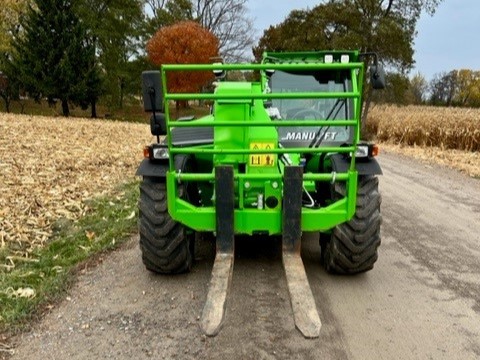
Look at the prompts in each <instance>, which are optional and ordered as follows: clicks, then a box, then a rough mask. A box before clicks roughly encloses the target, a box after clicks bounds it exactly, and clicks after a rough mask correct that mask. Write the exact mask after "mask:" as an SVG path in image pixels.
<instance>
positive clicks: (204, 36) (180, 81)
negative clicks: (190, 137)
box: [147, 21, 218, 107]
mask: <svg viewBox="0 0 480 360" xmlns="http://www.w3.org/2000/svg"><path fill="white" fill-rule="evenodd" d="M147 52H148V56H149V59H150V60H151V61H152V62H153V63H154V64H156V65H162V64H208V63H211V62H212V61H211V60H212V58H213V57H216V56H218V39H217V38H216V37H215V35H213V34H212V33H211V32H210V31H208V30H207V29H205V28H203V27H201V26H200V25H199V24H198V23H196V22H193V21H184V22H180V23H177V24H174V25H171V26H166V27H163V28H161V29H160V30H159V31H158V32H157V33H156V34H155V35H154V36H153V37H152V38H151V39H150V41H149V42H148V44H147ZM211 79H212V73H211V72H204V71H193V72H170V73H169V74H168V79H167V80H168V89H169V91H172V92H196V91H198V90H199V89H200V88H201V87H202V86H204V85H205V84H206V83H208V81H209V80H211ZM178 106H179V103H178V102H177V107H178Z"/></svg>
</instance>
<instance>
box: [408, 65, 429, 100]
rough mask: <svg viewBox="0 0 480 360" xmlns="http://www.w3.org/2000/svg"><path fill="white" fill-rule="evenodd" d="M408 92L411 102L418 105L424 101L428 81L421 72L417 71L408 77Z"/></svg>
mask: <svg viewBox="0 0 480 360" xmlns="http://www.w3.org/2000/svg"><path fill="white" fill-rule="evenodd" d="M408 92H409V96H410V102H411V103H412V104H415V105H420V104H423V103H424V102H425V100H426V97H427V92H428V82H427V80H426V79H425V77H424V76H423V75H422V74H420V73H417V74H415V75H414V76H413V77H412V78H411V79H410V83H409V86H408Z"/></svg>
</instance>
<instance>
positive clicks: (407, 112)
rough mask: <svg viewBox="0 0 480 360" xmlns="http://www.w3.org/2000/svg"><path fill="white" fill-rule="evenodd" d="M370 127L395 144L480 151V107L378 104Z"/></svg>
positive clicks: (372, 114)
mask: <svg viewBox="0 0 480 360" xmlns="http://www.w3.org/2000/svg"><path fill="white" fill-rule="evenodd" d="M367 129H368V131H369V132H370V133H372V134H375V135H376V138H377V140H379V141H384V142H389V143H393V144H404V145H415V146H428V147H430V146H435V147H439V148H441V149H457V150H464V151H469V152H476V151H480V109H465V108H441V107H429V106H405V107H397V106H374V107H373V108H372V109H371V110H370V114H369V118H368V122H367Z"/></svg>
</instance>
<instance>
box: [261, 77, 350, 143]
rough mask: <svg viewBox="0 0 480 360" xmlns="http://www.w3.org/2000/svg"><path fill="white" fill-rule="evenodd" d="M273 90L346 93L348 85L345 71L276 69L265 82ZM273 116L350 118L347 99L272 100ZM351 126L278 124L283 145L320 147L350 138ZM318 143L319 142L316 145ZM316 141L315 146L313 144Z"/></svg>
mask: <svg viewBox="0 0 480 360" xmlns="http://www.w3.org/2000/svg"><path fill="white" fill-rule="evenodd" d="M269 86H270V88H271V90H272V92H273V93H288V92H324V93H325V92H348V91H351V88H352V85H351V81H350V79H349V73H348V72H335V73H332V72H310V73H308V72H285V71H276V72H275V73H274V74H273V75H272V77H271V80H270V84H269ZM272 108H273V109H275V110H274V111H275V113H276V114H277V117H278V116H279V117H280V119H285V120H312V121H315V120H350V119H353V118H354V117H353V116H354V115H353V102H352V100H351V99H344V98H330V99H273V100H272ZM351 129H352V128H351V127H345V126H328V127H323V128H322V127H315V126H303V127H300V126H299V127H279V128H278V132H279V135H280V142H281V143H282V145H284V146H310V145H312V146H320V145H328V144H331V143H338V142H341V143H344V142H348V141H349V140H350V139H351V135H352V134H351ZM318 143H319V144H318ZM315 144H316V145H315Z"/></svg>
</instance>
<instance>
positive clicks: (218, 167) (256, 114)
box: [137, 51, 385, 338]
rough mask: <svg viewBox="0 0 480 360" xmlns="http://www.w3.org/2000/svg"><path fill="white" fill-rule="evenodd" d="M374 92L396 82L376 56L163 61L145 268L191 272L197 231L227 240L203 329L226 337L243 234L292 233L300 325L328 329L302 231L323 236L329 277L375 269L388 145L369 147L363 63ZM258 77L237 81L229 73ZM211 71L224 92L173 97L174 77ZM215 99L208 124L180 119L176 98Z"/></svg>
mask: <svg viewBox="0 0 480 360" xmlns="http://www.w3.org/2000/svg"><path fill="white" fill-rule="evenodd" d="M367 56H371V57H373V58H374V62H373V64H374V65H372V66H371V67H370V81H369V84H370V86H372V87H373V88H375V89H380V88H383V87H384V86H385V74H384V71H383V69H382V67H381V65H379V64H378V60H377V56H376V55H375V54H372V53H369V54H361V53H359V52H358V51H321V52H295V53H274V52H266V53H265V54H264V56H263V60H262V63H261V64H220V63H215V64H211V65H163V66H162V67H161V71H146V72H144V73H143V74H142V77H143V98H144V108H145V111H147V112H152V113H153V114H152V116H151V122H150V125H151V132H152V135H154V136H156V137H157V142H156V143H154V144H152V145H150V146H147V147H146V148H145V149H144V155H145V159H144V160H143V161H142V163H141V164H140V166H139V168H138V171H137V175H140V176H142V179H143V180H142V181H141V184H140V200H139V233H140V248H141V252H142V259H143V263H144V265H145V266H146V268H147V269H148V270H150V271H153V272H156V273H161V274H176V273H181V272H187V271H189V270H190V268H191V266H192V259H193V257H194V255H193V251H194V249H193V245H194V237H195V233H196V232H210V233H213V234H214V235H215V238H216V256H215V261H214V265H213V269H212V276H211V281H210V287H209V290H208V295H207V300H206V303H205V306H204V309H203V313H202V318H201V327H202V329H203V331H204V332H205V333H206V334H207V335H209V336H214V335H216V334H217V333H218V332H219V331H220V328H221V325H222V323H223V318H224V313H225V307H226V297H227V294H228V289H229V284H230V281H231V277H232V270H233V263H234V240H235V235H239V234H246V235H264V236H266V235H281V236H282V256H283V265H284V269H285V273H286V279H287V284H288V290H289V293H290V299H291V305H292V310H293V315H294V320H295V325H296V327H297V328H298V329H299V330H300V332H301V333H302V334H303V335H304V336H305V337H307V338H315V337H318V336H319V333H320V327H321V322H320V318H319V316H318V312H317V309H316V305H315V300H314V298H313V295H312V291H311V289H310V286H309V284H308V280H307V276H306V273H305V268H304V266H303V262H302V259H301V256H300V245H301V237H302V232H317V233H319V239H320V240H319V241H320V247H321V259H320V262H321V263H322V265H323V266H324V267H325V269H326V270H327V271H328V272H332V273H340V274H355V273H360V272H364V271H368V270H370V269H372V268H373V265H374V263H375V261H376V260H377V257H378V256H377V248H378V246H379V245H380V223H381V215H380V202H381V198H380V194H379V192H378V179H377V175H379V174H381V172H382V171H381V169H380V166H379V164H378V162H377V161H376V160H375V158H374V156H375V155H376V154H377V152H378V148H377V147H376V146H375V145H374V144H370V143H364V142H361V141H360V114H361V107H362V85H363V82H364V81H363V77H364V62H363V61H362V58H363V57H367ZM233 70H236V71H256V72H258V73H259V74H260V76H259V77H260V80H259V81H256V82H247V81H239V82H231V81H227V80H226V78H228V77H226V76H225V75H226V74H227V73H228V71H233ZM181 71H188V72H192V71H212V72H213V73H214V75H215V77H216V81H215V83H214V87H215V89H214V91H213V93H172V92H169V91H168V89H169V86H168V81H167V79H168V76H167V74H169V73H172V72H181ZM189 100H199V101H210V102H211V103H212V104H213V105H212V106H211V112H210V114H209V115H207V116H204V117H201V118H198V119H196V118H194V117H188V118H179V119H175V120H174V119H172V118H171V116H170V112H169V106H168V105H169V103H170V102H172V101H189Z"/></svg>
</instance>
